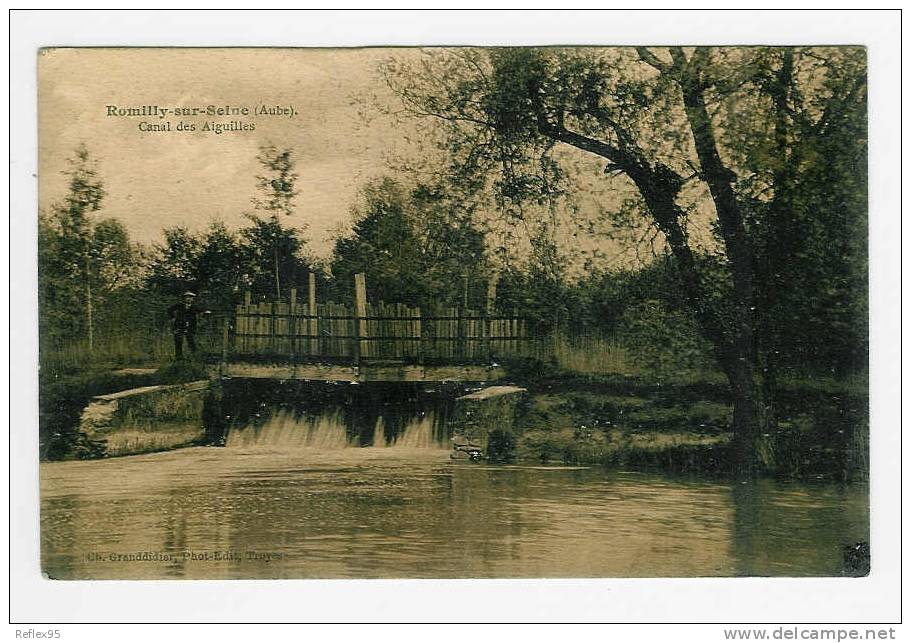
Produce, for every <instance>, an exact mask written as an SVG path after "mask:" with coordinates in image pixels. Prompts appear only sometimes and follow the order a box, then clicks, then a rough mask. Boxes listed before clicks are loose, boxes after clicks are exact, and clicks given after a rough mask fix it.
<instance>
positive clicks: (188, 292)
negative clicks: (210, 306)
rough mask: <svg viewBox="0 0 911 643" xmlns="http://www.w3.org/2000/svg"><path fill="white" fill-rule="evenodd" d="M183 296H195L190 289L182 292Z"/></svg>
mask: <svg viewBox="0 0 911 643" xmlns="http://www.w3.org/2000/svg"><path fill="white" fill-rule="evenodd" d="M183 296H184V297H195V296H196V293H195V292H192V291H190V290H188V291H187V292H185V293H184V294H183Z"/></svg>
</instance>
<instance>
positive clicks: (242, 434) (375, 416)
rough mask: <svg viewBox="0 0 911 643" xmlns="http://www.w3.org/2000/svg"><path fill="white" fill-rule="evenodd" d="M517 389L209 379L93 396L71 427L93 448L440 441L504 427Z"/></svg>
mask: <svg viewBox="0 0 911 643" xmlns="http://www.w3.org/2000/svg"><path fill="white" fill-rule="evenodd" d="M523 395H524V389H520V388H516V387H505V386H492V387H487V388H484V389H480V390H478V387H477V386H476V385H475V386H471V385H468V384H465V383H456V382H442V383H427V382H371V383H367V384H360V383H357V382H347V381H341V382H336V381H297V380H271V379H230V378H225V379H215V380H212V381H206V380H202V381H198V382H191V383H189V384H177V385H167V386H148V387H143V388H139V389H131V390H127V391H121V392H119V393H114V394H110V395H102V396H98V397H95V398H93V400H92V401H91V403H90V404H89V405H88V406H87V407H86V408H85V410H84V411H83V413H82V418H81V423H80V430H81V431H82V433H83V434H84V435H85V437H86V438H87V439H88V440H89V441H90V442H91V443H94V444H95V445H97V449H98V453H99V455H106V456H113V455H132V454H137V453H144V452H149V451H160V450H166V449H173V448H178V447H183V446H190V445H194V444H196V445H201V444H212V445H220V446H225V447H228V448H241V449H250V448H257V449H271V450H276V451H293V450H298V449H314V450H334V449H347V448H364V447H372V448H384V449H385V448H409V449H449V448H451V446H452V440H453V439H457V440H458V439H461V438H467V439H469V440H470V441H472V442H473V443H476V444H480V445H483V446H484V447H485V448H486V445H487V436H488V433H489V432H490V431H493V430H501V431H507V432H513V431H514V430H515V418H516V416H517V415H518V413H519V410H518V409H519V402H520V401H521V399H522V397H523Z"/></svg>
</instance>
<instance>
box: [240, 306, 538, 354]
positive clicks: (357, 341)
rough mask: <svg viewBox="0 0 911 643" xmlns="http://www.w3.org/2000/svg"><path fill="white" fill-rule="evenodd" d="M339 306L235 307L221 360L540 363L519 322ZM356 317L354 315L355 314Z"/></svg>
mask: <svg viewBox="0 0 911 643" xmlns="http://www.w3.org/2000/svg"><path fill="white" fill-rule="evenodd" d="M357 308H358V307H357V306H354V307H349V306H346V305H344V304H339V303H321V304H317V305H316V306H313V307H312V308H311V306H310V305H309V304H307V303H303V304H298V303H296V302H295V303H289V302H257V303H252V302H248V303H244V304H241V305H238V306H237V308H236V310H235V312H234V315H233V319H232V320H230V321H226V324H225V330H224V344H225V350H224V358H225V359H227V360H253V361H256V360H270V361H282V362H328V363H333V362H339V363H351V362H365V361H396V362H405V363H414V364H434V363H443V364H459V363H465V364H478V363H493V362H497V361H498V360H502V359H505V358H510V357H542V356H543V352H544V350H545V348H546V346H545V342H544V341H543V340H542V338H539V337H534V336H532V335H531V334H530V333H529V324H528V322H527V320H525V319H523V318H521V317H518V316H516V317H507V316H502V315H489V314H487V313H486V312H485V311H478V310H473V309H465V308H454V307H449V308H441V309H438V310H436V311H434V312H433V314H429V315H428V314H426V313H424V312H423V311H421V310H420V309H419V308H415V307H412V306H408V305H405V304H398V303H393V304H387V303H383V302H377V303H374V304H365V305H363V306H361V310H360V311H359V310H358V309H357ZM359 313H360V314H359Z"/></svg>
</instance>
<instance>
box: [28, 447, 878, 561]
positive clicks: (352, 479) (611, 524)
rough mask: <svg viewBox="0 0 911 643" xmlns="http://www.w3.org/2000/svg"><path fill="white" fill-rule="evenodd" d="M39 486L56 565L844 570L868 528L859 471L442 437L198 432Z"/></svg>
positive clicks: (70, 469) (59, 469) (77, 466)
mask: <svg viewBox="0 0 911 643" xmlns="http://www.w3.org/2000/svg"><path fill="white" fill-rule="evenodd" d="M41 487H42V516H41V518H42V559H43V561H42V562H43V568H44V569H45V571H46V572H47V573H48V574H49V575H50V576H51V577H53V578H174V577H179V578H308V577H322V578H332V577H336V578H352V577H412V578H414V577H442V578H449V577H611V576H613V577H629V576H727V575H743V574H750V575H754V574H757V575H789V576H790V575H793V576H804V575H838V574H840V573H841V569H842V560H841V547H842V546H843V545H844V544H848V543H853V542H856V541H861V540H867V499H866V498H867V489H866V487H865V486H862V485H852V486H836V485H829V484H821V483H820V484H805V483H784V482H775V481H760V482H755V483H751V484H747V485H740V484H732V483H723V482H709V481H692V480H680V479H672V478H668V477H665V476H661V475H656V474H644V473H632V472H605V471H604V470H601V469H598V468H589V469H584V468H577V469H571V468H559V467H557V468H546V467H499V466H490V465H475V464H456V463H453V462H451V461H449V459H448V453H447V452H446V451H444V450H437V449H432V448H430V449H427V448H424V449H417V448H404V447H397V448H343V449H322V448H309V447H305V448H300V449H270V448H268V447H266V446H263V445H259V446H256V445H253V446H250V445H240V446H237V447H235V448H225V449H220V448H205V447H200V448H194V449H185V450H180V451H173V452H169V453H161V454H153V455H145V456H134V457H125V458H115V459H110V460H102V461H94V462H66V463H45V464H42V465H41ZM112 554H113V555H114V556H113V559H112V556H111V555H112ZM143 557H145V558H148V560H146V559H143ZM155 557H157V558H155Z"/></svg>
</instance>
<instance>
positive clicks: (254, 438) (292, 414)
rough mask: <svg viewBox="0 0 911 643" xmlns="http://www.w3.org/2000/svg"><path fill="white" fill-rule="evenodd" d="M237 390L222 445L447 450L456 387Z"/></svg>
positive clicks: (229, 395) (245, 386)
mask: <svg viewBox="0 0 911 643" xmlns="http://www.w3.org/2000/svg"><path fill="white" fill-rule="evenodd" d="M235 388H236V390H235V391H233V393H232V392H231V391H226V396H225V400H226V402H227V403H228V425H229V429H228V433H227V436H226V439H225V446H226V447H228V448H243V449H250V448H262V449H275V450H281V451H292V450H298V449H313V450H335V449H345V448H357V447H374V448H408V449H448V448H449V444H448V442H449V426H448V418H449V416H450V413H451V407H452V400H453V399H454V397H455V395H456V394H457V393H458V391H450V390H441V389H431V390H428V389H424V388H420V387H418V386H416V385H413V384H396V385H389V384H367V385H330V384H322V383H307V384H297V385H287V386H285V387H279V388H278V389H276V388H275V387H274V386H273V388H271V389H265V390H258V387H257V386H256V385H253V386H249V385H248V383H244V384H243V385H241V384H240V383H238V385H237V386H236V387H235ZM392 389H395V390H392ZM232 407H233V408H232Z"/></svg>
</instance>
